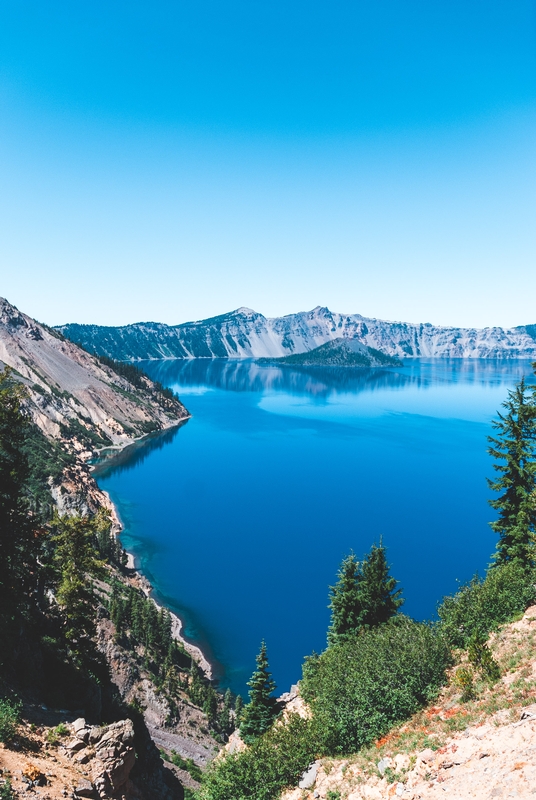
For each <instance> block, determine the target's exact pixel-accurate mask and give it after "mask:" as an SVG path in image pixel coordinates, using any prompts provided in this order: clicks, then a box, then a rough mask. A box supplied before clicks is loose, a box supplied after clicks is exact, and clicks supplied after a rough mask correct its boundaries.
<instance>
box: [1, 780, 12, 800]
mask: <svg viewBox="0 0 536 800" xmlns="http://www.w3.org/2000/svg"><path fill="white" fill-rule="evenodd" d="M0 800H15V794H14V792H13V788H12V786H11V779H10V778H6V780H5V782H4V783H3V784H1V785H0Z"/></svg>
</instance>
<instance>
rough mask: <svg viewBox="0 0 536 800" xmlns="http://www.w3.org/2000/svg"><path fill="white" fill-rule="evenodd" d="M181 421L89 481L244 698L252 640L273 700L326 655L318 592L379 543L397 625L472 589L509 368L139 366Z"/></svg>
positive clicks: (511, 377) (525, 367) (512, 364)
mask: <svg viewBox="0 0 536 800" xmlns="http://www.w3.org/2000/svg"><path fill="white" fill-rule="evenodd" d="M143 367H144V369H146V370H147V372H148V373H149V374H150V375H151V376H152V377H154V378H157V379H158V380H160V381H161V382H162V383H164V384H165V385H167V386H171V387H173V389H175V390H176V391H177V392H178V393H179V395H180V397H181V399H182V401H183V402H184V404H185V405H186V407H187V408H188V409H189V411H190V412H191V414H192V419H190V420H189V421H188V422H187V423H186V424H184V425H183V426H182V427H180V428H179V429H175V430H173V431H169V432H167V433H165V434H163V435H161V436H158V437H156V438H154V439H151V440H150V441H149V442H148V443H147V444H145V445H144V446H135V447H133V448H131V449H130V450H129V451H126V452H124V453H123V454H121V456H120V457H118V458H117V459H115V460H114V461H112V462H109V463H108V464H107V465H105V466H104V467H101V468H100V470H99V472H98V474H97V478H98V482H99V485H100V486H101V487H102V488H103V489H105V490H106V491H108V492H109V493H110V495H111V497H112V499H113V500H114V502H115V503H116V504H117V506H118V509H119V512H120V515H121V518H122V520H123V522H124V524H125V532H124V534H123V536H122V538H123V542H124V545H125V546H126V547H127V549H128V550H129V551H130V552H133V553H134V554H135V555H136V557H137V563H138V565H139V566H140V568H141V569H142V571H144V572H145V574H147V575H148V577H149V578H150V579H151V580H152V582H153V584H154V585H155V587H156V589H157V593H158V594H159V596H160V597H161V598H164V599H165V600H166V601H167V603H168V604H169V605H170V606H171V607H173V608H174V609H175V610H177V611H178V612H179V613H180V615H181V617H182V618H183V619H184V621H185V626H186V633H187V635H188V636H189V638H190V639H192V640H193V641H195V642H197V643H199V644H201V646H202V647H203V648H204V649H205V651H206V653H207V655H208V656H209V657H210V658H212V659H213V660H214V661H215V662H216V667H217V671H218V674H219V675H220V679H221V683H222V685H223V686H231V688H232V689H233V690H235V691H239V692H241V693H242V694H245V691H246V686H245V682H246V680H247V679H248V677H249V675H250V674H251V672H252V670H253V668H254V664H255V655H256V653H257V652H258V649H259V645H260V642H261V639H263V638H264V639H265V640H266V642H267V646H268V654H269V658H270V664H271V667H272V670H273V673H274V677H275V679H276V681H277V684H278V688H279V690H280V691H287V690H288V688H289V687H290V685H291V684H292V683H295V682H296V681H297V680H298V679H299V678H300V675H301V670H300V666H301V663H302V661H303V658H304V656H306V655H307V654H309V653H311V652H312V651H313V650H316V651H320V650H322V649H323V648H324V647H325V641H326V630H327V626H328V623H329V612H328V609H327V603H328V587H329V585H330V584H333V583H334V581H335V578H336V572H337V568H338V565H339V563H340V561H341V559H342V558H343V556H345V555H346V554H347V553H349V552H350V550H353V551H354V552H355V553H356V554H357V555H358V556H361V555H363V554H364V553H365V552H366V551H367V550H368V549H369V548H370V546H371V544H372V543H373V542H378V541H379V539H380V537H382V538H383V542H384V544H385V545H387V547H388V557H389V561H390V563H391V565H392V573H393V575H394V576H395V577H396V578H397V579H398V580H399V581H400V584H401V586H402V588H403V591H404V596H405V598H406V603H405V606H404V610H405V612H406V613H408V614H410V615H412V616H414V617H416V618H418V619H429V618H431V617H433V616H434V614H435V609H436V606H437V603H438V601H439V600H440V599H441V598H442V596H443V595H445V594H446V593H450V592H453V591H455V589H456V586H457V581H466V580H468V579H469V578H470V577H471V576H472V575H473V574H474V573H475V572H476V571H477V570H478V571H480V572H483V570H484V569H485V568H486V565H487V564H488V563H489V560H490V556H491V553H492V552H493V549H494V544H495V538H494V534H493V533H492V531H491V530H490V528H489V526H488V524H487V523H488V521H489V520H490V519H492V518H493V512H492V510H491V509H490V508H489V506H488V504H487V499H488V498H489V496H490V495H489V490H488V488H487V484H486V477H491V476H492V474H493V470H492V466H491V460H490V458H489V456H488V455H487V452H486V446H487V442H486V436H487V435H488V434H489V433H490V431H491V425H490V421H491V419H492V417H493V416H494V415H495V414H496V411H497V409H498V408H499V407H500V404H501V402H502V401H503V400H504V399H505V397H506V395H507V390H508V388H510V387H512V386H513V385H514V383H515V382H517V381H518V380H519V378H520V377H521V376H522V375H523V374H525V375H530V374H531V368H530V364H529V363H528V362H524V361H504V360H503V361H481V360H478V361H477V360H473V361H462V360H452V361H448V360H433V361H413V362H409V363H408V364H407V365H406V366H404V367H403V368H399V369H383V370H352V369H336V368H331V369H318V368H317V369H314V370H310V369H308V370H305V369H302V370H294V369H291V368H286V367H285V368H280V367H269V366H259V365H256V364H255V363H252V362H236V361H225V360H216V361H206V360H197V361H186V362H184V361H162V362H146V363H144V364H143Z"/></svg>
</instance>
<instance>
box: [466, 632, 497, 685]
mask: <svg viewBox="0 0 536 800" xmlns="http://www.w3.org/2000/svg"><path fill="white" fill-rule="evenodd" d="M467 655H468V656H469V661H470V662H471V664H472V665H473V667H476V669H478V670H480V674H481V675H482V677H483V678H484V679H485V680H487V681H489V682H490V683H496V681H498V680H499V678H500V677H501V669H500V667H499V665H498V664H497V662H496V661H495V659H494V658H493V655H492V654H491V650H490V649H489V647H488V643H487V641H486V637H485V636H483V635H482V634H481V633H478V632H477V633H474V634H473V635H472V636H471V639H470V640H469V646H468V648H467Z"/></svg>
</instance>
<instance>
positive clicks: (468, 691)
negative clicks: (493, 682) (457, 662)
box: [454, 667, 475, 703]
mask: <svg viewBox="0 0 536 800" xmlns="http://www.w3.org/2000/svg"><path fill="white" fill-rule="evenodd" d="M454 683H455V685H456V686H458V687H459V688H460V689H461V690H462V696H461V698H460V700H461V702H462V703H468V702H469V701H470V700H473V699H474V697H475V686H474V683H473V671H472V669H470V668H469V667H458V669H457V670H456V674H455V675H454Z"/></svg>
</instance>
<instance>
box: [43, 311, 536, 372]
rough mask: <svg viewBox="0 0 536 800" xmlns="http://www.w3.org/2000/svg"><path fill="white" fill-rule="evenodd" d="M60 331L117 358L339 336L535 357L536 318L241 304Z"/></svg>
mask: <svg viewBox="0 0 536 800" xmlns="http://www.w3.org/2000/svg"><path fill="white" fill-rule="evenodd" d="M58 330H60V331H61V332H62V333H63V334H65V336H67V337H68V338H69V339H71V341H73V342H80V343H81V344H83V346H84V347H86V348H88V349H89V350H91V351H92V352H96V353H99V354H102V355H108V356H110V357H112V358H116V359H120V360H123V359H124V360H128V359H144V358H151V359H158V358H279V357H281V356H286V355H289V354H292V353H305V352H308V351H310V350H313V349H314V348H315V347H319V346H320V345H322V344H325V343H326V342H329V341H332V340H333V339H337V338H339V337H343V338H345V339H355V340H357V341H359V342H361V343H362V344H364V345H366V346H367V347H373V348H374V349H376V350H380V351H381V352H383V353H386V354H387V355H390V356H396V357H398V358H408V357H410V358H411V357H417V356H424V357H433V358H437V357H439V358H446V357H449V358H497V357H509V358H521V357H524V358H536V325H526V326H521V327H517V328H483V329H477V328H450V327H439V326H437V325H430V324H429V323H425V324H422V323H420V324H413V323H406V322H386V321H384V320H378V319H369V318H368V317H362V316H361V315H360V314H337V313H333V312H331V311H330V310H329V309H328V308H322V307H320V306H318V307H317V308H314V309H313V310H312V311H307V312H301V313H299V314H289V315H288V316H286V317H276V318H273V319H269V318H267V317H264V316H263V315H262V314H258V313H257V312H256V311H252V310H251V309H249V308H239V309H237V310H236V311H232V312H231V313H229V314H222V315H221V316H218V317H212V318H211V319H205V320H200V321H198V322H186V323H183V324H182V325H173V326H169V325H163V324H162V323H157V322H140V323H136V324H133V325H125V326H123V327H117V328H114V327H103V326H99V325H77V324H70V325H63V326H61V327H60V328H59V329H58Z"/></svg>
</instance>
